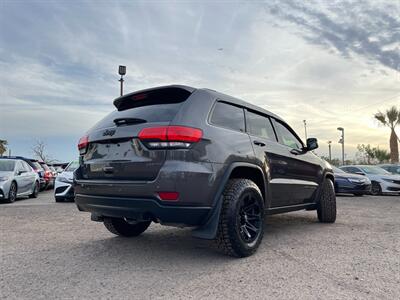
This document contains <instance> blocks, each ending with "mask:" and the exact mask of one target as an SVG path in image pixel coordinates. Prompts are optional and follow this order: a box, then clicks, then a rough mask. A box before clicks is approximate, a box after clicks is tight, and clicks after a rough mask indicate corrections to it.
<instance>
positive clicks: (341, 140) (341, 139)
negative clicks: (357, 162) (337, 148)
mask: <svg viewBox="0 0 400 300" xmlns="http://www.w3.org/2000/svg"><path fill="white" fill-rule="evenodd" d="M337 130H339V131H340V132H341V133H342V136H341V137H340V140H339V144H342V166H344V128H343V127H338V128H337Z"/></svg>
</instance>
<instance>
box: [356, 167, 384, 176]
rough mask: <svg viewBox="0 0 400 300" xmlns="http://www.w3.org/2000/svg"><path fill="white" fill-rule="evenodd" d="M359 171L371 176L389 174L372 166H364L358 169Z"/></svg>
mask: <svg viewBox="0 0 400 300" xmlns="http://www.w3.org/2000/svg"><path fill="white" fill-rule="evenodd" d="M360 169H361V170H362V171H363V172H365V173H366V174H373V175H390V173H389V172H388V171H386V170H384V169H382V168H380V167H373V166H366V167H360Z"/></svg>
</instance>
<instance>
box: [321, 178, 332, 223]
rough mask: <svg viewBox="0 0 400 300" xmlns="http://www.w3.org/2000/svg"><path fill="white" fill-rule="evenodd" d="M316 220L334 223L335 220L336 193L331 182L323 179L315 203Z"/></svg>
mask: <svg viewBox="0 0 400 300" xmlns="http://www.w3.org/2000/svg"><path fill="white" fill-rule="evenodd" d="M317 215H318V220H319V221H320V222H321V223H334V222H335V221H336V195H335V188H334V186H333V182H332V180H330V179H325V180H324V183H323V185H322V191H321V195H320V198H319V201H318V205H317Z"/></svg>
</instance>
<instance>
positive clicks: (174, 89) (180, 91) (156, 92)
mask: <svg viewBox="0 0 400 300" xmlns="http://www.w3.org/2000/svg"><path fill="white" fill-rule="evenodd" d="M195 90H196V89H195V88H193V87H190V86H185V85H168V86H161V87H156V88H150V89H145V90H140V91H137V92H133V93H130V94H126V95H124V96H121V97H118V98H116V99H115V100H114V106H115V107H116V108H117V110H119V111H121V110H126V109H130V108H134V107H138V106H146V105H153V104H162V103H179V102H183V101H185V100H186V99H187V98H189V96H190V95H191V94H192V93H193V92H194V91H195Z"/></svg>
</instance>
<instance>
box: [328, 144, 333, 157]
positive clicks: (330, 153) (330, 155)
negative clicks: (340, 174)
mask: <svg viewBox="0 0 400 300" xmlns="http://www.w3.org/2000/svg"><path fill="white" fill-rule="evenodd" d="M331 144H332V141H328V149H329V161H332V148H331V147H332V145H331Z"/></svg>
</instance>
